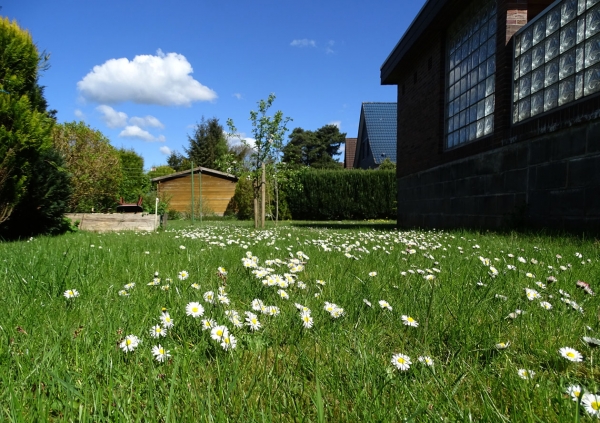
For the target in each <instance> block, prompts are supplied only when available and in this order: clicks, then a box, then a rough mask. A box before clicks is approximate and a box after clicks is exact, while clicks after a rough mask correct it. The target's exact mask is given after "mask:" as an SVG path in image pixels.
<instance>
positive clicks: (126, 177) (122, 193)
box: [118, 148, 150, 203]
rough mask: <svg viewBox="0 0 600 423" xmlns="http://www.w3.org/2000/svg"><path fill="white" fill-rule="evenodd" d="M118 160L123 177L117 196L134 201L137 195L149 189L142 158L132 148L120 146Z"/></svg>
mask: <svg viewBox="0 0 600 423" xmlns="http://www.w3.org/2000/svg"><path fill="white" fill-rule="evenodd" d="M118 153H119V162H120V164H121V172H122V173H123V179H122V180H121V184H120V186H119V197H123V199H124V200H125V202H127V203H136V202H137V201H138V199H139V197H141V196H143V195H144V194H146V193H147V192H148V191H149V190H150V178H149V177H148V175H147V174H145V173H144V158H143V157H142V156H140V155H139V154H137V153H136V152H135V151H134V150H126V149H124V148H120V149H119V150H118Z"/></svg>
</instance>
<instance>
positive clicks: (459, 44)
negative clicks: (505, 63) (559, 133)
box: [446, 0, 497, 148]
mask: <svg viewBox="0 0 600 423" xmlns="http://www.w3.org/2000/svg"><path fill="white" fill-rule="evenodd" d="M482 3H483V4H482ZM496 26H497V19H496V1H495V0H488V1H481V0H479V1H476V2H472V3H471V6H470V7H468V8H467V10H465V11H464V12H463V14H462V15H461V16H460V17H459V18H458V19H457V20H456V21H455V22H454V24H453V25H452V26H451V27H450V29H449V33H448V48H447V51H448V73H447V78H446V81H447V84H446V148H453V147H456V146H459V145H461V144H464V143H466V142H469V141H473V140H475V139H477V138H481V137H483V136H485V135H489V134H491V133H492V132H493V130H494V107H495V91H496V77H495V74H496Z"/></svg>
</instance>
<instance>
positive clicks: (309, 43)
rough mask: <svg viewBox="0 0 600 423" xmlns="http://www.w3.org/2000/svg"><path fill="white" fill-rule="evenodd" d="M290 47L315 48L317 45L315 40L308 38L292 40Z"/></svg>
mask: <svg viewBox="0 0 600 423" xmlns="http://www.w3.org/2000/svg"><path fill="white" fill-rule="evenodd" d="M290 45H291V46H292V47H316V46H317V43H316V41H315V40H309V39H308V38H303V39H301V40H294V41H292V42H291V43H290Z"/></svg>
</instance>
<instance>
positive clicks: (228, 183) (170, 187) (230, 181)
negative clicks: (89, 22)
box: [152, 166, 238, 216]
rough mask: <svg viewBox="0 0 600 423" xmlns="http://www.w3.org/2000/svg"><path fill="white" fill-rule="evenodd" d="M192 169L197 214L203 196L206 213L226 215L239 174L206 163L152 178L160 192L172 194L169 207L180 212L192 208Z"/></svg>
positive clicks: (159, 193)
mask: <svg viewBox="0 0 600 423" xmlns="http://www.w3.org/2000/svg"><path fill="white" fill-rule="evenodd" d="M192 173H193V175H194V180H193V192H194V196H193V197H194V214H197V213H199V212H200V199H201V198H202V210H203V211H204V213H205V214H207V213H210V212H212V213H214V214H216V215H218V216H223V214H224V213H225V209H227V205H228V204H229V201H230V200H231V198H232V197H233V194H234V193H235V185H236V183H237V181H238V178H237V177H235V176H234V175H230V174H228V173H224V172H219V171H218V170H214V169H208V168H206V167H200V166H199V167H197V168H195V169H193V171H192V169H190V170H184V171H182V172H176V173H172V174H170V175H166V176H160V177H157V178H153V179H152V183H155V184H156V190H157V193H158V195H160V196H162V195H165V196H166V197H167V198H169V199H170V200H169V208H170V209H171V210H176V211H178V212H181V213H190V212H191V210H192Z"/></svg>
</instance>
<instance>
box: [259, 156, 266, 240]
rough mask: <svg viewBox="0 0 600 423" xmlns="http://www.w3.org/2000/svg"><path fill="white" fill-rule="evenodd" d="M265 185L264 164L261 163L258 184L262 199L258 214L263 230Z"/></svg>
mask: <svg viewBox="0 0 600 423" xmlns="http://www.w3.org/2000/svg"><path fill="white" fill-rule="evenodd" d="M266 185H267V183H266V181H265V164H264V162H263V164H262V180H261V184H260V189H261V192H262V196H261V197H262V198H261V200H262V201H261V203H262V210H261V211H260V212H261V213H260V227H261V228H263V229H264V228H265V198H266V195H265V190H266Z"/></svg>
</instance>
